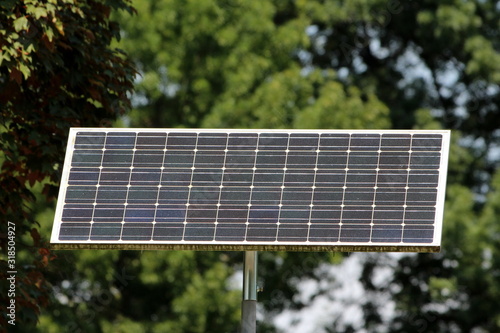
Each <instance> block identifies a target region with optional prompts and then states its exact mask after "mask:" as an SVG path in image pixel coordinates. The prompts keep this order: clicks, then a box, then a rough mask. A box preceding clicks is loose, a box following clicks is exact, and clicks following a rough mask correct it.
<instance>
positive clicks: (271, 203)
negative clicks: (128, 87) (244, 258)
mask: <svg viewBox="0 0 500 333" xmlns="http://www.w3.org/2000/svg"><path fill="white" fill-rule="evenodd" d="M448 145H449V132H448V131H415V130H413V131H334V130H255V131H252V130H215V129H214V130H206V129H190V130H188V129H182V130H180V129H102V128H74V129H71V131H70V137H69V142H68V149H67V156H66V161H65V165H64V171H63V181H62V183H61V189H60V195H59V201H58V206H57V211H56V216H55V222H54V229H53V233H52V239H51V242H52V245H53V247H54V248H123V249H133V248H135V249H139V248H144V249H147V248H151V249H213V250H300V251H308V250H310V251H314V250H330V251H425V252H433V251H438V250H439V246H440V238H441V218H442V213H443V201H444V190H445V189H444V184H445V179H446V167H447V158H448Z"/></svg>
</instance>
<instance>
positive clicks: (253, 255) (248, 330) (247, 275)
mask: <svg viewBox="0 0 500 333" xmlns="http://www.w3.org/2000/svg"><path fill="white" fill-rule="evenodd" d="M256 320H257V251H245V260H244V262H243V301H242V303H241V333H255V332H256Z"/></svg>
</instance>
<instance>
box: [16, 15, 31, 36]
mask: <svg viewBox="0 0 500 333" xmlns="http://www.w3.org/2000/svg"><path fill="white" fill-rule="evenodd" d="M28 26H29V22H28V19H27V18H26V17H25V16H21V17H18V18H17V19H15V20H14V29H15V30H16V31H17V32H19V31H21V30H27V29H28Z"/></svg>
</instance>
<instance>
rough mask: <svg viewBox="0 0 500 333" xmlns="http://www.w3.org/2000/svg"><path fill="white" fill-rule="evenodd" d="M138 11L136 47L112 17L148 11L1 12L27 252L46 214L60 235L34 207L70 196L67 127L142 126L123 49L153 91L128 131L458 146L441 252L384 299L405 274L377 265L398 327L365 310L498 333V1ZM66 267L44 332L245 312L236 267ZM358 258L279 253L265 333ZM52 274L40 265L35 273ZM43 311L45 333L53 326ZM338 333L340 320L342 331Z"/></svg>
mask: <svg viewBox="0 0 500 333" xmlns="http://www.w3.org/2000/svg"><path fill="white" fill-rule="evenodd" d="M134 6H136V8H137V11H138V15H135V16H130V15H128V14H126V13H124V12H115V13H114V14H113V15H115V16H114V18H116V19H117V20H118V21H120V22H121V26H122V28H123V30H122V31H119V30H118V26H117V25H116V24H115V23H112V22H110V20H109V15H110V13H111V9H125V10H127V11H129V12H131V11H132V9H131V8H130V7H129V6H128V4H127V3H126V2H125V3H124V2H122V1H118V0H116V1H111V0H108V1H84V2H78V3H76V2H73V1H70V0H68V1H62V0H61V1H55V0H51V1H44V2H42V1H27V0H26V1H4V2H2V4H0V7H1V9H2V11H0V22H1V24H2V26H1V27H0V35H1V36H2V37H0V38H2V39H1V43H0V45H1V47H2V52H1V53H0V66H1V69H0V72H1V73H2V76H1V77H0V92H1V95H0V102H1V103H2V104H1V105H2V124H3V129H2V130H1V135H2V143H3V145H4V147H5V148H4V150H3V151H5V154H4V156H0V158H1V162H2V178H1V181H2V182H1V185H2V191H1V192H0V193H2V194H1V195H2V206H1V207H0V213H2V214H3V215H4V216H6V217H7V218H8V219H11V220H14V221H16V222H17V223H21V228H23V233H24V234H26V231H27V230H29V229H30V228H31V226H33V222H34V221H35V218H34V215H35V213H37V214H38V215H37V218H36V220H39V221H40V222H41V228H40V230H41V232H42V234H44V235H46V234H48V232H50V224H51V221H50V220H48V219H50V208H49V209H47V204H44V203H40V200H38V201H37V203H36V204H34V203H32V200H33V198H34V197H35V196H34V195H33V193H32V192H37V191H38V190H37V189H38V188H40V191H42V190H41V188H43V193H44V194H43V195H40V194H37V196H36V197H37V198H43V197H48V198H50V197H54V196H55V189H56V185H57V184H58V181H59V177H60V175H59V174H60V168H61V162H62V154H61V151H62V147H63V146H64V144H65V140H66V133H67V128H68V126H75V125H79V126H87V125H96V124H100V123H101V124H110V123H109V122H107V121H105V120H102V119H111V120H112V119H114V118H115V117H116V116H117V115H118V114H120V112H121V111H122V110H124V109H126V108H127V103H128V99H127V94H126V93H127V92H128V91H130V88H131V87H132V85H131V79H132V76H133V75H134V72H133V71H132V69H131V67H130V66H129V64H128V63H127V62H126V61H125V60H124V58H123V55H122V54H121V53H120V52H119V51H118V50H115V49H112V48H111V49H110V48H109V47H108V46H109V44H110V42H111V40H112V39H113V38H116V39H117V38H118V37H120V35H121V36H123V38H122V40H121V41H120V42H119V43H118V42H113V43H114V44H113V45H114V46H117V47H120V48H122V49H124V50H125V52H126V53H127V54H128V55H129V56H130V57H131V58H132V59H133V61H134V62H135V64H136V67H137V69H138V72H139V75H138V76H137V77H135V92H134V94H133V95H132V98H131V101H132V106H133V108H132V111H131V112H129V113H127V114H126V115H124V116H123V117H122V118H121V119H120V122H121V124H125V125H131V126H137V127H218V128H221V127H229V128H231V127H246V128H263V127H267V128H334V129H335V128H339V129H342V128H356V129H359V128H367V129H368V128H407V129H410V128H419V129H438V128H450V129H453V135H452V147H451V151H450V160H449V174H448V184H449V185H448V191H447V196H446V210H445V214H444V217H445V221H444V230H443V250H442V252H441V253H440V254H437V255H429V254H422V255H413V256H404V257H402V258H401V259H400V260H399V261H398V263H397V264H396V265H393V266H391V267H395V268H391V269H394V276H393V278H392V280H391V281H386V284H385V289H380V288H379V287H377V285H376V283H374V282H373V281H374V280H375V279H376V274H375V273H374V272H375V268H376V267H383V266H384V265H389V264H387V263H385V262H384V260H378V259H377V258H379V257H377V256H374V257H373V258H375V259H374V261H373V262H370V261H369V260H367V264H366V265H365V267H364V270H363V276H362V283H363V285H364V286H365V288H367V290H368V291H370V292H375V293H376V292H382V293H388V294H390V295H391V299H392V300H393V301H394V302H395V306H396V310H395V313H394V315H393V317H392V318H390V319H389V320H388V321H387V322H382V315H381V314H380V313H379V309H378V308H377V307H376V306H374V304H376V303H370V300H366V302H365V303H363V304H362V311H363V316H364V317H363V326H364V327H366V329H367V330H370V331H373V332H376V331H377V330H378V331H384V332H401V331H405V332H423V331H425V332H450V331H457V332H470V331H474V330H476V331H491V332H494V331H498V330H499V323H500V313H499V311H498V306H497V303H498V301H497V300H498V298H499V296H500V295H499V292H500V289H499V287H498V286H500V281H499V280H498V274H497V271H498V269H499V267H500V262H499V260H500V259H498V258H500V253H498V251H499V249H500V244H498V242H499V238H498V233H499V230H498V220H499V217H500V206H499V203H500V197H499V195H500V194H499V193H500V192H499V188H500V176H499V174H498V170H497V169H498V147H499V145H500V142H499V141H500V138H499V135H498V119H499V118H500V110H499V107H498V106H499V105H500V94H499V91H500V88H499V80H500V74H499V73H500V68H499V64H500V60H499V57H500V55H499V50H498V44H499V40H498V22H499V21H500V12H499V10H498V4H496V2H495V1H461V0H447V1H442V2H435V1H424V0H422V1H409V2H407V1H405V2H403V1H398V0H389V1H385V0H384V1H382V0H376V1H367V0H356V1H319V0H318V1H316V0H312V1H310V0H308V1H305V0H300V1H243V0H239V1H216V0H199V1H173V0H154V1H151V0H136V1H135V2H134ZM52 133H54V134H52ZM30 184H31V185H34V187H30V186H28V185H30ZM3 193H8V196H7V195H6V194H3ZM21 203H24V206H23V205H22V204H21ZM19 207H22V209H19ZM49 207H50V206H49ZM30 209H31V210H30ZM18 221H22V222H18ZM34 237H35V239H37V234H36V233H34ZM57 255H58V259H57V260H56V261H50V263H51V264H50V265H49V270H48V272H46V273H45V274H46V278H47V279H49V280H50V281H51V282H52V290H53V292H54V297H53V299H52V302H51V303H50V305H47V306H46V311H45V312H43V314H42V315H41V317H40V323H39V326H38V327H37V330H38V331H39V332H56V331H57V332H60V331H79V330H80V331H85V332H111V331H113V332H132V331H134V332H160V331H167V332H193V333H195V332H235V331H236V327H237V325H238V322H239V297H240V296H239V293H238V292H237V291H235V290H234V287H233V286H231V285H230V281H232V279H233V278H234V273H235V272H236V271H238V270H239V269H240V268H241V266H240V265H241V260H242V258H241V256H240V255H239V254H238V253H214V252H188V251H187V252H166V253H156V252H143V253H139V252H131V251H122V252H116V251H78V252H60V253H58V254H57ZM22 257H23V258H26V260H28V258H30V255H23V256H22ZM341 258H342V256H341V255H338V256H333V257H332V255H330V254H325V253H262V254H261V255H260V257H259V274H260V277H259V279H260V283H259V284H261V285H262V286H263V291H262V292H261V293H259V300H260V302H261V304H262V307H263V309H264V310H263V315H264V318H265V322H262V323H259V332H276V329H275V328H274V327H273V323H272V321H270V320H268V319H269V318H272V316H273V314H275V313H278V312H281V311H283V310H286V309H297V310H299V309H301V308H303V307H305V306H307V304H303V303H301V301H300V300H299V299H298V298H297V297H294V296H296V295H297V293H298V291H299V288H298V285H299V283H300V282H301V281H304V280H306V279H315V280H320V279H322V278H324V277H323V276H320V275H318V270H317V269H316V268H317V267H319V266H321V265H326V264H336V263H338V262H339V261H340V260H341ZM50 259H51V254H50V253H48V252H45V251H42V254H40V258H39V259H38V262H42V263H48V262H49V260H50ZM23 260H24V259H23ZM30 260H31V259H30ZM44 265H46V264H44ZM42 266H43V265H42ZM44 267H45V266H44ZM43 269H45V268H43V267H42V268H40V269H39V270H43ZM3 271H5V270H3ZM23 278H24V277H23ZM33 278H37V277H35V276H33V277H29V278H28V277H27V280H26V281H28V280H30V279H33ZM23 281H24V280H23ZM23 283H24V282H23ZM23 288H24V286H23ZM42 289H43V288H42ZM33 290H34V291H38V289H33ZM319 292H320V291H318V293H319ZM32 294H33V295H36V293H32ZM315 296H319V295H315ZM32 297H36V296H32ZM45 298H46V296H45ZM33 299H35V298H31V299H30V300H31V304H34V303H35V302H34V301H32V300H33ZM40 301H41V302H42V303H41V304H44V305H45V304H46V303H44V302H43V301H46V299H43V298H42V299H40ZM28 308H29V307H28ZM32 309H33V311H32V314H33V315H34V314H35V313H36V311H38V308H37V307H35V306H32ZM32 314H30V313H27V314H26V317H28V316H31V315H32ZM334 328H336V323H335V319H334V318H332V326H331V327H326V328H325V330H329V329H330V331H331V329H334ZM31 331H34V330H31ZM337 331H338V330H337ZM344 331H346V332H347V331H349V328H348V327H347V328H345V330H344Z"/></svg>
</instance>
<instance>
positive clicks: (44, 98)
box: [0, 0, 135, 327]
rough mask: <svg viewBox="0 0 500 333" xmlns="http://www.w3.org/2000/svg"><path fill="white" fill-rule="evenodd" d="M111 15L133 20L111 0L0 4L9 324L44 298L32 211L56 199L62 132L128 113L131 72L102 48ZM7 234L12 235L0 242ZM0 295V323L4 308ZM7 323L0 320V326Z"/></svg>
mask: <svg viewBox="0 0 500 333" xmlns="http://www.w3.org/2000/svg"><path fill="white" fill-rule="evenodd" d="M118 9H122V10H126V11H128V12H133V9H132V7H130V5H129V3H128V1H119V0H117V1H79V2H76V1H72V0H67V1H56V0H52V1H37V0H32V1H27V0H26V1H14V0H12V1H3V2H2V3H1V4H0V22H1V26H0V32H1V34H0V36H1V37H0V46H1V53H0V66H1V67H0V73H1V76H0V105H1V119H0V124H1V128H0V135H1V142H2V155H1V156H0V163H1V175H0V188H1V190H0V203H1V204H0V214H1V215H2V216H3V218H4V219H3V220H2V224H1V235H2V237H1V238H0V245H1V247H2V251H4V252H7V249H8V247H9V251H10V250H11V248H13V247H14V246H13V245H11V243H9V241H13V242H15V252H16V256H15V258H16V261H15V263H14V265H15V266H14V267H15V269H14V268H12V267H10V269H8V267H7V261H6V260H4V259H2V260H1V261H0V265H1V273H0V278H1V280H2V283H3V281H6V278H7V271H12V270H17V272H18V273H17V275H16V291H15V297H10V298H12V299H14V300H15V302H16V309H17V311H16V319H15V322H16V323H17V325H21V326H22V325H28V326H29V325H33V324H34V323H35V322H36V321H37V317H38V315H39V313H40V310H41V309H42V308H43V307H45V306H47V304H48V300H49V297H50V283H49V282H48V281H47V274H48V270H49V266H50V265H53V264H52V263H51V264H50V265H49V262H50V261H51V260H54V257H55V255H54V254H53V253H52V252H50V250H48V245H47V243H46V239H47V238H46V236H45V235H43V236H41V235H40V233H39V225H38V221H37V218H36V217H35V212H36V209H37V207H45V206H46V205H51V204H49V203H47V202H51V201H53V200H54V198H55V197H56V195H57V187H58V184H59V181H60V176H61V175H60V172H61V166H62V162H63V156H64V149H65V146H66V140H67V133H68V130H69V127H71V126H100V125H105V124H109V121H111V120H113V119H115V118H116V117H117V116H118V115H120V114H122V113H123V112H124V111H125V110H127V108H129V105H130V102H129V98H128V96H127V93H129V92H130V91H131V89H132V80H133V76H134V73H135V72H134V69H133V67H132V65H131V63H130V62H128V60H126V58H125V57H124V55H123V53H122V52H120V51H119V50H117V49H114V48H111V47H110V43H111V41H112V40H113V39H116V38H119V32H120V31H119V27H118V25H117V23H116V22H113V21H111V20H110V18H109V16H110V13H111V11H112V10H118ZM35 198H36V199H38V201H37V202H35ZM8 221H9V223H7V222H8ZM8 226H11V227H13V226H15V235H12V236H11V237H9V238H7V235H8V233H7V227H8ZM9 230H13V229H9ZM56 262H57V261H56ZM9 263H10V262H9ZM5 290H7V289H4V288H2V298H5V301H2V303H1V311H2V314H6V313H7V311H6V308H5V306H6V305H7V304H10V303H8V302H9V300H8V299H7V293H6V292H5ZM7 319H9V320H10V319H12V318H6V317H5V316H2V317H1V319H0V323H1V325H2V327H7Z"/></svg>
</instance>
